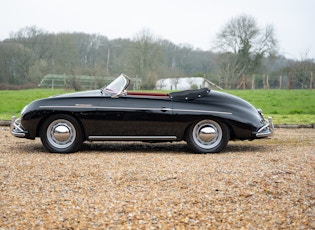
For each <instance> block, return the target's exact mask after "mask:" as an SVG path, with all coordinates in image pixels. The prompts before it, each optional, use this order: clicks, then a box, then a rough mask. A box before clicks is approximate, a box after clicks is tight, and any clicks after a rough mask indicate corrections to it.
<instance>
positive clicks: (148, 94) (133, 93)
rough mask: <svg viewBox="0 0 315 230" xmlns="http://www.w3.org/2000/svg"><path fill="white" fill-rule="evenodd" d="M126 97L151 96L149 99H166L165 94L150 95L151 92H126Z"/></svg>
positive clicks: (166, 95)
mask: <svg viewBox="0 0 315 230" xmlns="http://www.w3.org/2000/svg"><path fill="white" fill-rule="evenodd" d="M127 95H134V96H151V97H168V96H169V95H168V94H167V93H151V92H128V93H127Z"/></svg>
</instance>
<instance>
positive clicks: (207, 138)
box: [193, 120, 222, 149]
mask: <svg viewBox="0 0 315 230" xmlns="http://www.w3.org/2000/svg"><path fill="white" fill-rule="evenodd" d="M193 139H194V142H195V143H196V144H197V145H198V146H199V147H201V148H203V149H212V148H215V147H216V146H218V145H219V144H220V142H221V140H222V129H221V126H220V125H219V124H218V123H217V122H215V121H212V120H203V121H200V122H198V123H197V124H196V125H195V127H194V129H193Z"/></svg>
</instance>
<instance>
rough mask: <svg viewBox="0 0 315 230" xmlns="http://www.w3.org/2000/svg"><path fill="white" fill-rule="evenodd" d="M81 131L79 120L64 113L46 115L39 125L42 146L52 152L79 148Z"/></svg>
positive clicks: (64, 151)
mask: <svg viewBox="0 0 315 230" xmlns="http://www.w3.org/2000/svg"><path fill="white" fill-rule="evenodd" d="M82 134H83V132H82V129H81V126H80V124H79V122H78V121H77V120H76V119H74V118H73V117H71V116H69V115H66V114H58V115H53V116H51V117H48V118H47V119H46V120H45V121H44V122H43V124H42V125H41V127H40V130H39V136H40V138H41V141H42V143H43V145H44V147H45V148H46V149H47V150H48V151H49V152H53V153H72V152H76V151H78V150H79V149H80V147H81V145H82V143H83V136H82Z"/></svg>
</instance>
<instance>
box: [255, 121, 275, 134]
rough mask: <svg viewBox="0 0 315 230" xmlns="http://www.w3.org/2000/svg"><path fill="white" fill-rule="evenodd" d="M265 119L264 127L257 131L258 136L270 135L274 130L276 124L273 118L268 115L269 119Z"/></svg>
mask: <svg viewBox="0 0 315 230" xmlns="http://www.w3.org/2000/svg"><path fill="white" fill-rule="evenodd" d="M264 120H265V125H264V126H263V127H261V128H260V129H259V130H258V131H257V133H256V137H257V138H264V137H269V136H271V135H272V134H273V132H274V126H273V123H272V118H271V117H268V120H266V119H264Z"/></svg>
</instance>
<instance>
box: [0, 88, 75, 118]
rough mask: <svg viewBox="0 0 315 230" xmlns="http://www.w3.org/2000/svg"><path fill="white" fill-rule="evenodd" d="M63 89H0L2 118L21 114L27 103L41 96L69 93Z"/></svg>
mask: <svg viewBox="0 0 315 230" xmlns="http://www.w3.org/2000/svg"><path fill="white" fill-rule="evenodd" d="M67 92H70V91H66V90H63V89H54V90H52V89H27V90H0V120H9V119H11V117H12V116H19V114H20V112H21V110H22V109H23V108H24V106H25V105H27V104H28V103H30V102H31V101H34V100H36V99H39V98H45V97H49V96H52V95H56V94H62V93H67Z"/></svg>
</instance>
